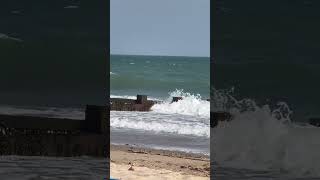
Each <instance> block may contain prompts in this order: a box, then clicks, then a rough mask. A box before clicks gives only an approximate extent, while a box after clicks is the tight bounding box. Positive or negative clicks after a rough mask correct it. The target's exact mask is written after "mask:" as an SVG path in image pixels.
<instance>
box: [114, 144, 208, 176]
mask: <svg viewBox="0 0 320 180" xmlns="http://www.w3.org/2000/svg"><path fill="white" fill-rule="evenodd" d="M129 163H133V164H134V166H133V168H134V171H129V170H128V169H129V168H130V165H129ZM110 167H111V169H110V174H111V176H112V177H113V178H124V179H131V178H132V179H144V178H146V177H148V178H150V179H151V178H161V177H163V178H166V179H168V178H169V179H170V178H172V179H210V158H209V156H207V155H203V154H194V153H187V152H180V151H173V150H160V149H151V148H142V147H134V146H131V145H114V144H111V145H110ZM119 176H122V177H119Z"/></svg>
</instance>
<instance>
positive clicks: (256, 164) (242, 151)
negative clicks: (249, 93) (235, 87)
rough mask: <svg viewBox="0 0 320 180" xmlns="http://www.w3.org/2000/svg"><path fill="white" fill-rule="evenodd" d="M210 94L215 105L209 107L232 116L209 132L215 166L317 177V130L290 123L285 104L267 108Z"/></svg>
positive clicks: (319, 165) (319, 167) (220, 93)
mask: <svg viewBox="0 0 320 180" xmlns="http://www.w3.org/2000/svg"><path fill="white" fill-rule="evenodd" d="M213 94H214V97H216V99H215V100H216V104H213V107H212V108H213V109H215V107H217V109H224V110H229V111H230V112H231V113H232V114H233V115H234V119H233V121H230V122H228V123H220V124H219V125H218V127H217V128H214V129H213V130H212V133H213V134H212V138H211V147H212V148H213V149H212V152H213V157H214V160H215V161H216V162H217V163H219V164H220V165H222V166H227V167H236V168H241V169H242V168H247V169H261V170H272V171H281V172H287V173H289V174H293V175H294V176H315V175H316V176H318V175H320V154H319V151H320V141H319V137H320V129H319V128H316V127H312V126H300V125H298V124H296V123H294V122H292V121H291V119H290V115H291V113H292V111H291V110H290V108H289V107H288V106H287V104H286V103H284V102H280V103H278V104H277V107H276V108H271V107H270V105H262V106H259V105H257V104H256V103H255V101H254V100H251V99H242V100H237V99H236V98H234V97H232V96H231V95H230V93H228V92H226V91H216V90H214V93H213ZM217 101H220V103H218V102H217Z"/></svg>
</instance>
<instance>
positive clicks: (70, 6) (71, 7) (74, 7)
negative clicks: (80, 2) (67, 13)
mask: <svg viewBox="0 0 320 180" xmlns="http://www.w3.org/2000/svg"><path fill="white" fill-rule="evenodd" d="M63 8H64V9H78V8H79V6H76V5H69V6H65V7H63Z"/></svg>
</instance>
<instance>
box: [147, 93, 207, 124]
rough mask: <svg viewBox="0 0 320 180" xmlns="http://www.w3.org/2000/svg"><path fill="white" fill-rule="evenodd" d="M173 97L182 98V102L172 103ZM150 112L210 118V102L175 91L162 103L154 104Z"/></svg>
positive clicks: (197, 96)
mask: <svg viewBox="0 0 320 180" xmlns="http://www.w3.org/2000/svg"><path fill="white" fill-rule="evenodd" d="M173 97H182V100H179V101H178V102H173V103H172V98H173ZM151 110H152V111H154V112H158V113H165V114H182V115H190V116H197V117H204V118H210V102H209V101H207V100H202V99H201V96H200V95H199V94H198V95H194V94H190V93H186V92H183V90H175V91H173V92H171V93H169V98H167V99H166V100H165V101H164V102H163V103H161V104H156V105H154V106H153V107H152V108H151Z"/></svg>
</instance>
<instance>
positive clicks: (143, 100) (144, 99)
mask: <svg viewBox="0 0 320 180" xmlns="http://www.w3.org/2000/svg"><path fill="white" fill-rule="evenodd" d="M147 101H148V97H147V95H137V104H146V103H147Z"/></svg>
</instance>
